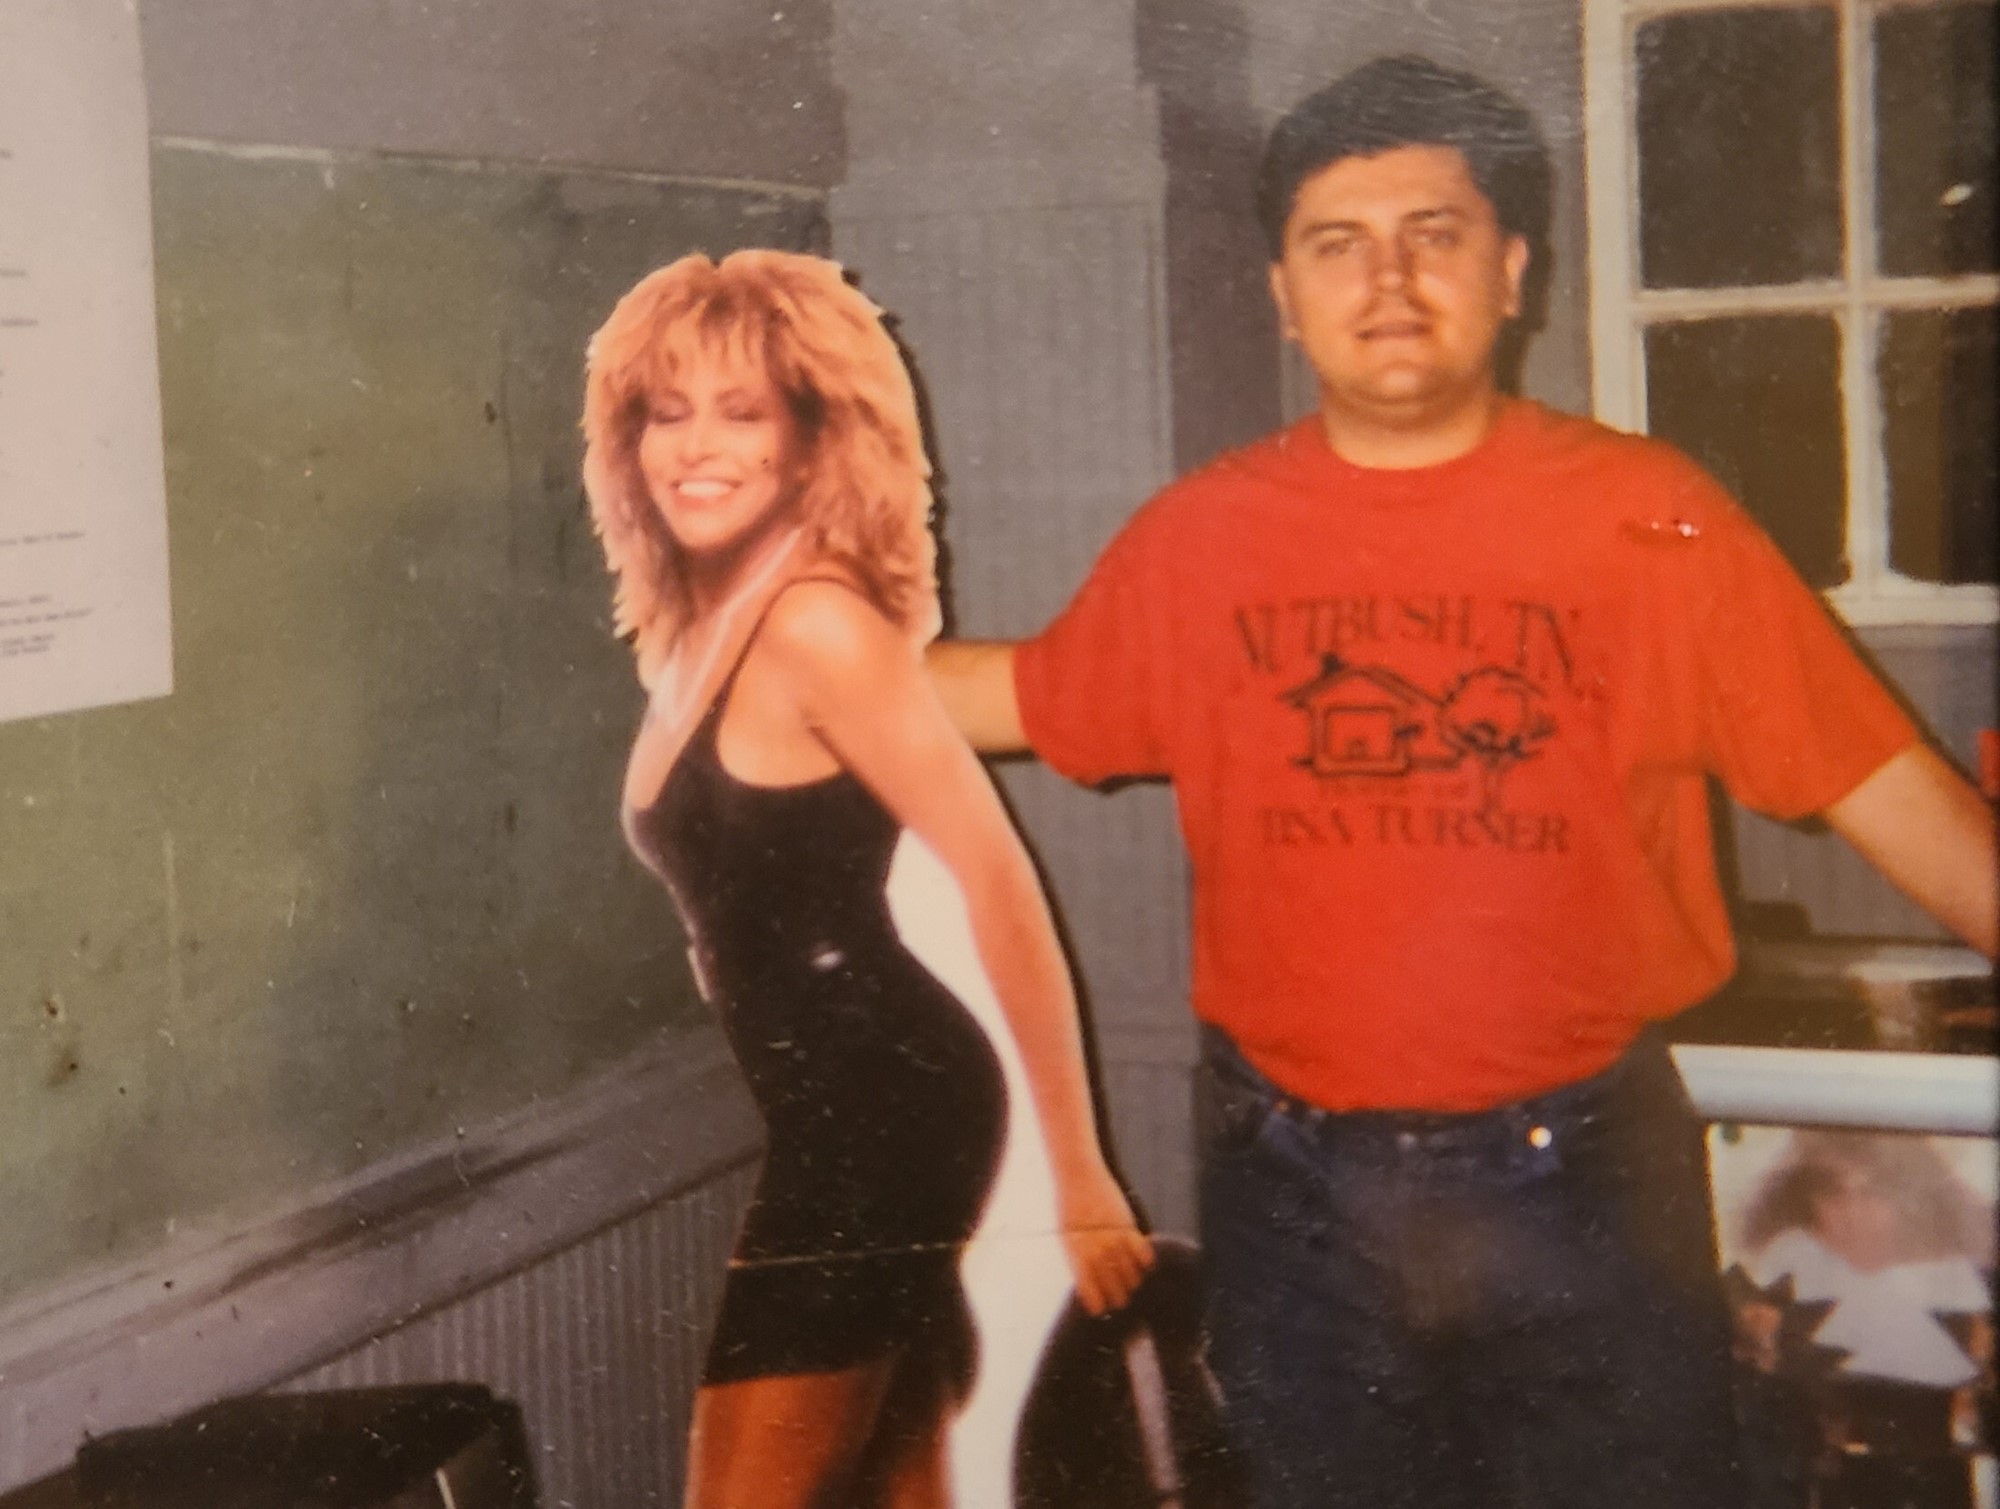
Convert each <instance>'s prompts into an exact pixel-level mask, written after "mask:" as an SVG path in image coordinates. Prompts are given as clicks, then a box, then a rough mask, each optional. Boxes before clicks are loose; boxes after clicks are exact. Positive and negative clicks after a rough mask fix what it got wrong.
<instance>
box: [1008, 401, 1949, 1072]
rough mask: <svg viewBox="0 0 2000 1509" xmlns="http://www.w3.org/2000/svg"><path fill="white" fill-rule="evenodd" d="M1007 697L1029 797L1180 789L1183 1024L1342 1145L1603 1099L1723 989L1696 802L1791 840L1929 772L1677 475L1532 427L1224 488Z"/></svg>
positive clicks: (1104, 589) (1726, 961)
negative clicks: (1021, 741)
mask: <svg viewBox="0 0 2000 1509" xmlns="http://www.w3.org/2000/svg"><path fill="white" fill-rule="evenodd" d="M1015 664H1016V671H1015V677H1016V684H1017V688H1018V692H1019V696H1020V703H1021V714H1022V719H1023V722H1024V723H1025V725H1026V727H1027V730H1028V735H1029V738H1030V740H1031V741H1032V742H1033V744H1034V747H1035V750H1036V752H1037V753H1038V754H1040V755H1041V756H1042V758H1043V759H1045V760H1046V761H1047V762H1048V763H1049V764H1050V765H1052V766H1054V767H1055V768H1056V769H1057V770H1059V771H1061V772H1063V773H1064V774H1065V775H1068V776H1070V777H1071V778H1073V779H1075V780H1079V781H1084V782H1089V783H1096V782H1100V781H1104V780H1107V779H1110V778H1112V777H1117V776H1139V775H1163V776H1167V777H1169V778H1170V779H1171V780H1172V782H1173V786H1174V793H1175V797H1176V799H1177V801H1178V804H1179V812H1180V821H1181V829H1182V833H1183V835H1184V837H1185V839H1186V842H1187V849H1188V854H1189V857H1190V859H1191V861H1192V869H1193V884H1194V918H1193V930H1194V1009H1195V1011H1196V1013H1197V1014H1198V1015H1199V1016H1200V1017H1202V1018H1203V1019H1204V1020H1206V1021H1210V1022H1213V1023H1215V1024H1216V1025H1217V1026H1219V1027H1221V1028H1223V1029H1224V1030H1225V1031H1227V1032H1228V1033H1229V1035H1230V1036H1231V1037H1232V1038H1234V1039H1235V1041H1236V1042H1237V1043H1238V1044H1239V1045H1240V1046H1241V1047H1242V1049H1243V1050H1244V1052H1245V1053H1246V1054H1248V1056H1249V1057H1250V1058H1251V1060H1252V1061H1253V1062H1254V1063H1256V1064H1257V1065H1258V1066H1259V1067H1260V1068H1261V1069H1262V1070H1263V1071H1264V1072H1265V1073H1267V1074H1268V1075H1270V1077H1271V1078H1272V1079H1274V1080H1275V1081H1277V1082H1278V1083H1279V1084H1280V1085H1282V1086H1284V1087H1285V1088H1287V1089H1288V1090H1291V1091H1293V1092H1294V1093H1296V1094H1299V1095H1301V1096H1303V1097H1305V1098H1307V1099H1309V1100H1311V1101H1312V1102H1314V1103H1316V1104H1318V1105H1322V1106H1326V1107H1329V1108H1333V1109H1347V1108H1355V1107H1404V1108H1425V1109H1432V1110H1474V1109H1479V1108H1483V1107H1486V1106H1491V1105H1496V1104H1500V1103H1503V1102H1505V1101H1509V1100H1514V1099H1519V1098H1521V1097H1522V1096H1526V1095H1531V1094H1534V1093H1536V1092H1538V1091H1541V1090H1545V1089H1548V1088H1550V1087H1552V1086H1555V1085H1559V1084H1565V1083H1568V1082H1571V1081H1573V1080H1576V1079H1579V1078H1582V1077H1584V1076H1587V1075H1589V1074H1592V1073H1595V1072H1596V1071H1597V1070H1599V1069H1601V1068H1603V1067H1605V1066H1606V1065H1608V1064H1609V1063H1610V1062H1611V1061H1612V1060H1613V1059H1615V1058H1616V1057H1617V1056H1618V1055H1619V1054H1620V1053H1621V1052H1622V1051H1623V1050H1624V1049H1625V1047H1626V1046H1627V1045H1628V1044H1629V1043H1630V1042H1631V1040H1632V1039H1633V1037H1634V1036H1635V1035H1636V1034H1637V1033H1638V1031H1639V1030H1640V1028H1641V1027H1642V1026H1643V1024H1645V1023H1646V1022H1648V1021H1650V1020H1653V1019H1656V1018H1659V1017H1663V1016H1667V1015H1670V1014H1671V1013H1673V1012H1675V1011H1677V1010H1679V1009H1680V1008H1682V1007H1684V1006H1687V1005H1689V1004H1690V1003H1692V1002H1694V1001H1696V1000H1699V999H1700V998H1701V997H1702V996H1704V995H1706V994H1708V993H1709V992H1710V991H1712V990H1714V989H1715V988H1716V987H1717V986H1718V985H1720V984H1721V983H1722V982H1723V981H1724V980H1726V979H1727V978H1728V976H1729V974H1730V973H1731V971H1732V970H1733V968H1734V967H1735V952H1734V945H1733V943H1732V940H1731V937H1730V930H1729V923H1728V917H1727V914H1726V911H1725V909H1724V904H1723V900H1722V896H1721V892H1720V889H1719V887H1718V884H1717V880H1716V873H1715V859H1714V851H1713V845H1712V841H1711V835H1710V829H1709V814H1708V803H1707V793H1706V787H1705V784H1704V777H1705V776H1706V775H1708V774H1710V773H1713V774H1715V775H1718V776H1720V777H1721V779H1722V781H1723V783H1724V784H1725V785H1726V786H1727V787H1728V789H1729V790H1730V792H1731V793H1732V794H1733V795H1735V796H1736V797H1737V798H1738V799H1739V800H1741V801H1742V802H1744V803H1745V804H1746V805H1748V806H1750V807H1753V808H1756V809H1757V810H1759V811H1762V812H1765V813H1769V814H1771V815H1773V816H1777V817H1796V816H1801V815H1804V814H1806V813H1810V812H1816V811H1819V810H1821V809H1822V808H1824V807H1826V806H1827V805H1828V804H1829V803H1831V802H1833V801H1835V800H1836V799H1838V798H1839V797H1841V796H1842V795H1844V794H1846V793H1847V792H1848V791H1850V790H1851V789H1853V787H1854V786H1856V785H1857V784H1858V783H1859V782H1860V781H1861V780H1862V779H1863V778H1864V777H1866V776H1867V775H1869V774H1870V773H1872V772H1873V771H1874V770H1875V769H1877V768H1878V767H1879V766H1880V765H1881V764H1882V763H1883V762H1884V761H1885V760H1887V759H1888V758H1889V757H1890V756H1891V755H1893V754H1895V753H1897V752H1898V751H1899V750H1901V749H1902V748H1904V747H1905V746H1907V745H1908V744H1910V743H1911V742H1912V741H1913V740H1914V739H1915V737H1916V734H1915V730H1914V729H1913V728H1912V726H1911V724H1910V722H1909V720H1908V719H1907V718H1906V717H1905V716H1904V715H1903V713H1902V712H1901V711H1900V710H1899V709H1898V707H1897V705H1896V704H1895V702H1894V701H1893V700H1892V699H1891V698H1890V696H1889V695H1888V693H1887V692H1885V691H1884V690H1883V689H1882V687H1881V686H1880V685H1879V684H1878V683H1877V682H1876V680H1875V679H1874V677H1873V676H1871V675H1870V674H1869V673H1868V672H1867V671H1866V670H1865V669H1864V668H1863V667H1862V665H1861V663H1860V661H1859V660H1858V659H1857V658H1856V656H1855V654H1854V653H1853V651H1852V650H1850V649H1849V647H1848V645H1847V643H1846V642H1845V640H1844V639H1843V637H1842V634H1841V631H1840V630H1839V629H1838V628H1837V627H1836V626H1835V625H1834V623H1833V622H1832V621H1831V620H1830V619H1829V618H1828V616H1827V613H1826V611H1825V609H1824V608H1823V607H1822V606H1821V604H1820V602H1819V600H1818V598H1817V597H1816V596H1815V595H1814V594H1813V593H1812V592H1811V591H1810V590H1809V589H1808V588H1807V587H1806V586H1805V585H1804V584H1803V583H1801V582H1800V581H1799V579H1798V578H1797V576H1796V575H1795V574H1794V573H1793V571H1792V570H1791V568H1790V567H1789V566H1788V565H1787V564H1786V562H1785V561H1784V560H1783V558H1782V557H1781V556H1780V555H1779V553H1778V551H1777V549H1776V548H1775V547H1774V546H1773V545H1772V544H1771V542H1770V541H1769V540H1768V539H1767V538H1766V537H1765V535H1764V534H1763V533H1762V532H1761V531H1760V530H1759V529H1758V528H1757V527H1756V525H1755V524H1754V523H1752V521H1751V520H1750V519H1749V517H1748V516H1747V515H1746V514H1745V513H1744V512H1743V511H1742V510H1741V509H1740V508H1739V507H1738V506H1737V505H1736V504H1735V503H1734V502H1732V501H1731V500H1730V498H1729V497H1728V496H1727V495H1726V494H1725V493H1724V492H1723V491H1722V490H1721V489H1720V488H1719V487H1718V486H1717V485H1716V483H1715V482H1713V481H1712V480H1711V479H1710V478H1709V477H1708V476H1707V475H1706V474H1704V473H1703V472H1702V471H1701V470H1700V469H1699V468H1698V467H1696V466H1695V465H1694V463H1692V462H1690V461H1689V460H1687V459H1686V458H1685V457H1683V456H1682V455H1680V454H1679V453H1678V452H1676V451H1674V450H1672V449H1671V448H1669V447H1667V446H1665V445H1662V444H1660V443H1658V442H1655V441H1651V440H1647V439H1644V438H1640V437H1636V436H1630V435H1623V434H1619V433H1617V432H1616V431H1612V430H1608V429H1605V428H1603V427H1602V426H1600V425H1597V424H1594V423H1591V422H1589V421H1587V420H1581V419H1576V418H1573V417H1570V416H1567V415H1563V414H1559V413H1556V412H1554V411H1552V410H1548V409H1544V408H1542V407H1540V406H1539V405H1537V404H1533V403H1529V402H1526V401H1515V402H1511V403H1509V404H1508V405H1507V406H1506V407H1505V408H1504V409H1503V410H1502V413H1501V416H1500V417H1499V419H1498V420H1497V421H1496V423H1495V425H1494V427H1493V429H1492V430H1491V431H1490V432H1489V433H1488V435H1487V436H1486V438H1485V440H1484V441H1482V442H1481V444H1480V445H1479V446H1478V447H1477V448H1476V449H1474V450H1473V451H1472V452H1470V453H1468V454H1467V455H1464V456H1461V457H1459V458H1457V459H1455V460H1452V461H1449V462H1446V463H1444V464H1442V465H1440V466H1434V467H1426V468H1421V469H1418V470H1414V471H1378V470H1370V469H1366V468H1361V467H1356V466H1353V465H1350V464H1348V463H1347V462H1345V461H1343V460H1341V459H1340V458H1339V457H1338V456H1337V455H1335V454H1334V452H1333V450H1332V449H1331V447H1329V446H1328V444H1327V443H1326V439H1325V436H1324V433H1323V431H1322V430H1321V428H1320V426H1319V424H1318V422H1317V420H1316V419H1308V420H1306V421H1303V422H1301V423H1299V424H1297V425H1294V426H1292V427H1290V428H1289V429H1286V430H1283V431H1280V432H1279V433H1278V434H1276V435H1273V436H1270V437H1268V438H1266V439H1264V440H1262V441H1259V442H1258V443H1257V444H1255V445H1252V446H1249V447H1247V448H1245V449H1243V450H1241V451H1237V452H1233V453H1231V454H1229V455H1227V456H1225V457H1223V458H1222V459H1220V460H1218V461H1216V462H1214V463H1213V464H1211V465H1209V466H1207V467H1205V468H1203V469H1202V470H1200V471H1198V472H1196V473H1194V474H1193V475H1191V476H1189V477H1186V478H1184V479H1182V480H1181V481H1179V482H1177V483H1175V484H1174V485H1173V486H1171V487H1169V488H1167V489H1166V490H1165V491H1164V492H1162V493H1161V494H1160V495H1159V496H1157V497H1155V498H1154V499H1153V500H1152V501H1150V502H1149V503H1148V504H1146V506H1145V507H1144V508H1142V509H1141V510H1140V511H1139V512H1138V514H1136V515H1135V516H1134V517H1133V518H1132V520H1131V521H1130V522H1129V523H1128V524H1127V525H1126V526H1125V528H1124V529H1123V531H1122V532H1121V533H1120V534H1119V535H1118V537H1117V538H1116V539H1114V540H1113V541H1112V543H1111V544H1110V546H1109V547H1108V548H1107V549H1106V550H1105V552H1104V555H1103V557H1102V559H1101V560H1099V562H1098V563H1097V566H1096V568H1095V569H1094V570H1093V571H1092V573H1091V575H1090V578H1089V580H1088V581H1086V582H1085V584H1084V586H1083V588H1082V590H1081V591H1080V592H1078V594H1077V596H1076V598H1075V600H1074V601H1073V602H1072V603H1071V604H1070V605H1069V607H1068V608H1067V609H1066V610H1064V612H1063V613H1062V615H1061V616H1060V617H1059V618H1057V619H1056V621H1055V622H1054V623H1053V624H1051V625H1050V626H1049V627H1048V629H1046V630H1045V631H1044V632H1043V633H1042V635H1041V636H1040V637H1039V638H1038V639H1035V640H1033V641H1031V642H1030V643H1028V644H1026V645H1023V646H1022V647H1021V649H1020V652H1019V654H1018V656H1017V658H1016V662H1015Z"/></svg>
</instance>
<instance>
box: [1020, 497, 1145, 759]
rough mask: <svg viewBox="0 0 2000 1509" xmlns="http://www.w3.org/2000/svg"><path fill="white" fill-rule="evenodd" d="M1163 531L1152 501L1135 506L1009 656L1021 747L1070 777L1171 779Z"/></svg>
mask: <svg viewBox="0 0 2000 1509" xmlns="http://www.w3.org/2000/svg"><path fill="white" fill-rule="evenodd" d="M1169 533H1170V531H1169V529H1168V527H1167V525H1166V523H1165V520H1164V519H1163V518H1162V511H1161V509H1160V506H1159V500H1156V501H1155V502H1154V503H1153V504H1149V505H1148V506H1147V508H1145V509H1142V510H1141V511H1140V512H1139V513H1138V514H1137V515H1135V516H1134V518H1133V519H1132V520H1131V522H1130V523H1128V524H1127V525H1126V526H1125V528H1124V529H1123V530H1122V531H1121V532H1120V533H1119V534H1118V535H1117V536H1116V537H1115V538H1114V539H1113V540H1112V542H1111V543H1110V545H1108V546H1107V547H1106V548H1105V551H1104V554H1103V555H1102V556H1101V557H1099V559H1098V561H1097V564H1096V565H1095V566H1093V567H1092V568H1091V572H1090V575H1089V576H1088V577H1087V578H1086V579H1085V580H1084V583H1083V586H1082V587H1081V588H1080V589H1079V590H1078V592H1077V594H1076V596H1075V597H1074V598H1073V599H1071V601H1070V604H1069V606H1068V607H1066V608H1065V609H1063V611H1062V612H1061V613H1060V614H1059V615H1058V616H1057V617H1056V619H1055V621H1054V622H1053V623H1051V624H1050V625H1049V626H1048V627H1047V628H1046V629H1044V630H1043V631H1042V632H1041V633H1040V634H1039V635H1038V636H1036V637H1035V638H1034V639H1031V640H1028V641H1027V642H1026V643H1024V644H1022V645H1021V646H1020V648H1019V649H1018V650H1017V651H1016V653H1015V656H1014V687H1015V694H1016V696H1017V698H1018V699H1019V702H1020V707H1021V722H1022V726H1023V728H1024V729H1025V730H1026V732H1027V735H1028V742H1029V743H1030V744H1031V745H1032V746H1033V748H1034V751H1035V753H1036V754H1037V755H1039V756H1040V757H1041V758H1042V760H1043V761H1045V762H1046V763H1047V764H1048V765H1049V766H1050V767H1051V768H1053V769H1054V770H1056V771H1059V772H1060V773H1061V774H1063V775H1065V776H1068V777H1069V778H1070V779H1071V780H1074V781H1081V782H1083V783H1084V784H1086V785H1096V784H1098V783H1100V782H1103V781H1108V780H1112V779H1115V778H1117V777H1121V776H1153V775H1168V774H1171V773H1172V763H1173V762H1172V743H1173V740H1172V737H1171V731H1172V725H1173V721H1174V719H1173V709H1172V707H1171V705H1170V701H1169V688H1170V687H1171V685H1172V684H1173V681H1174V672H1175V668H1174V665H1173V655H1174V635H1173V624H1172V612H1173V598H1174V588H1173V580H1172V571H1171V566H1170V561H1171V548H1170V546H1171V541H1170V540H1169V538H1168V535H1169Z"/></svg>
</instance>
